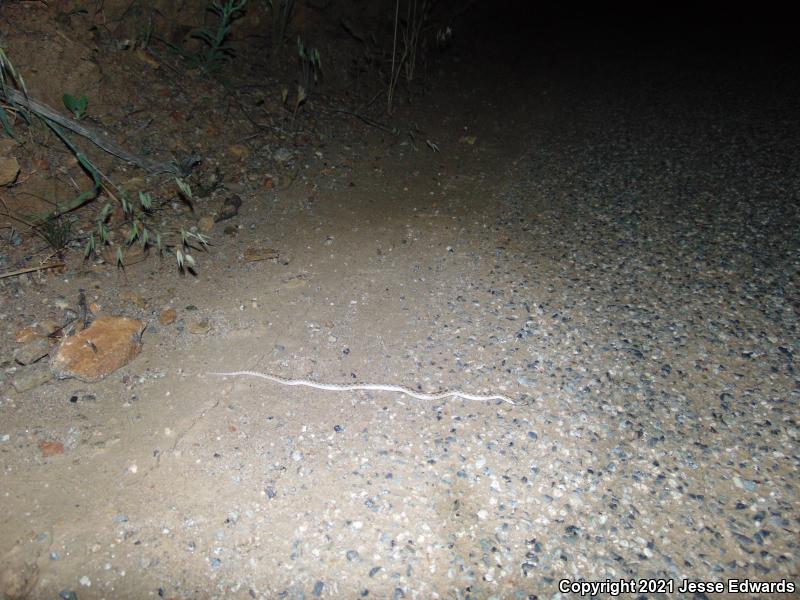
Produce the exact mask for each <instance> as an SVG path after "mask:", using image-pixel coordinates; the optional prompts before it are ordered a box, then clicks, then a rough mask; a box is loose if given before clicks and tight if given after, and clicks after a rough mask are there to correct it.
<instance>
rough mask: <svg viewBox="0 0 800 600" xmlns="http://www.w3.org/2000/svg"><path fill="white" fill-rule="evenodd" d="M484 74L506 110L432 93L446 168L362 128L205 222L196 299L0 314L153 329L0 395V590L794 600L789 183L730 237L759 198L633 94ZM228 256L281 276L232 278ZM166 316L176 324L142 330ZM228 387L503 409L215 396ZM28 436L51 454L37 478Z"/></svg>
mask: <svg viewBox="0 0 800 600" xmlns="http://www.w3.org/2000/svg"><path fill="white" fill-rule="evenodd" d="M565 64H567V65H568V66H571V67H572V68H573V71H570V72H569V73H570V76H574V75H575V73H576V67H575V65H574V64H573V63H571V62H569V61H567V62H566V63H565ZM497 68H502V69H508V73H507V74H508V76H507V77H499V78H498V79H497V80H498V81H505V82H506V83H505V84H504V85H503V86H500V87H497V86H496V85H495V86H494V87H492V88H489V89H487V88H486V87H481V86H482V81H484V80H483V79H480V78H479V77H477V76H475V77H472V75H473V73H472V72H471V71H470V69H471V67H469V66H466V65H464V64H462V65H461V67H460V69H461V70H460V71H458V72H456V73H454V74H453V75H452V76H453V78H454V79H453V81H454V85H455V82H457V81H460V82H463V81H469V80H471V81H473V82H474V85H473V86H467V87H465V86H463V83H462V85H461V88H460V91H459V92H458V93H457V94H452V93H450V94H447V93H443V92H442V93H438V94H436V95H435V96H433V97H429V98H428V99H427V100H426V110H425V113H424V114H425V115H427V116H425V117H424V123H423V124H424V127H425V129H426V131H429V132H431V137H432V139H431V141H432V142H434V143H435V144H436V145H437V146H438V148H439V149H440V150H441V151H440V152H438V153H436V152H433V151H432V150H431V149H430V148H429V147H428V146H427V145H426V144H425V143H424V140H417V147H416V148H414V147H413V146H412V144H411V143H410V141H408V140H404V139H398V138H393V137H391V136H382V135H380V133H379V132H376V131H370V132H369V133H368V134H367V135H365V136H364V138H363V139H362V140H360V141H359V143H358V144H351V145H341V146H336V145H334V144H331V146H330V147H329V148H326V149H325V151H324V153H323V156H321V157H320V156H318V157H317V160H318V161H319V163H318V164H310V165H307V167H308V168H305V167H306V166H305V165H300V166H301V175H300V177H299V179H298V180H297V182H296V183H295V184H294V185H293V186H292V187H290V188H289V189H288V190H284V191H255V190H253V189H248V188H247V185H245V189H244V191H245V193H244V194H243V197H244V199H245V205H244V207H243V210H242V212H241V214H240V215H239V216H238V217H236V219H235V220H234V221H231V222H233V223H235V224H236V225H237V226H238V230H237V231H236V232H235V234H233V235H226V234H223V232H222V227H223V226H224V224H220V225H218V226H217V227H218V228H219V230H218V231H217V230H215V241H214V249H213V253H212V254H211V255H209V256H208V257H207V258H206V257H201V258H203V261H202V263H201V267H200V270H199V275H198V276H197V277H185V278H177V277H175V276H174V274H172V273H169V272H167V273H164V272H163V270H161V271H159V270H157V269H154V268H153V266H152V265H151V264H149V263H145V264H141V265H135V266H133V267H131V268H129V270H128V271H127V272H126V273H125V274H124V275H123V274H121V273H113V272H100V273H93V272H91V271H87V272H82V273H71V274H66V275H62V276H61V277H60V278H52V277H51V278H48V279H39V278H36V277H33V278H30V279H29V280H26V281H29V282H28V283H24V284H21V286H20V287H19V288H17V289H16V290H15V293H14V295H11V294H8V295H6V296H5V297H4V298H3V300H2V301H3V305H2V313H4V314H5V315H9V314H11V313H13V312H14V311H18V310H24V311H25V312H26V313H29V314H31V315H39V314H42V313H47V312H48V311H49V312H50V313H53V314H55V313H56V312H57V309H56V308H55V306H54V302H55V300H56V299H57V298H58V297H59V296H63V297H64V298H67V299H72V298H76V297H77V294H78V289H79V288H82V289H86V290H87V292H88V294H89V296H91V297H92V299H94V300H96V301H97V302H98V303H99V304H100V305H102V306H106V307H108V308H109V310H112V311H113V312H122V313H124V314H127V315H129V316H137V317H142V318H145V319H147V320H148V323H149V325H148V329H147V331H146V332H145V335H144V349H143V351H142V353H141V355H140V356H139V357H138V358H137V359H136V360H135V361H134V362H133V363H132V364H130V365H129V366H128V367H126V368H125V369H123V370H121V371H119V372H117V373H115V374H113V375H112V376H111V377H109V378H108V379H107V380H106V381H104V382H102V383H100V384H96V385H85V384H80V383H78V382H76V381H74V380H66V381H58V382H55V381H54V382H51V383H49V384H47V385H44V386H41V387H39V388H37V389H35V390H33V391H31V392H28V393H25V394H17V393H15V392H14V391H13V389H11V387H10V386H8V385H5V386H4V387H3V388H2V403H0V423H2V425H1V426H0V437H2V441H1V442H0V461H1V463H2V483H1V484H0V485H2V488H1V492H0V515H2V516H1V517H0V529H2V532H3V534H2V536H0V555H1V556H3V557H4V558H3V561H2V571H3V573H4V575H3V577H4V579H3V588H2V589H0V594H3V593H4V594H5V595H6V596H7V597H9V598H13V597H31V598H54V597H57V596H58V594H59V593H61V594H62V597H65V598H68V597H70V596H69V595H68V592H74V594H75V595H76V596H72V597H77V598H80V599H86V598H142V597H150V596H159V597H165V598H214V597H220V598H221V597H230V598H314V597H323V598H354V597H377V598H434V597H442V598H491V597H494V598H528V597H542V598H550V597H558V596H559V594H560V592H559V581H560V580H562V579H569V580H572V581H575V580H580V579H584V580H586V581H605V580H608V581H611V582H623V583H624V582H634V583H633V584H629V585H635V586H637V589H636V590H635V591H637V592H641V593H643V594H644V595H645V596H647V597H674V596H685V597H693V594H692V593H689V592H685V593H679V592H678V591H677V590H678V588H679V587H680V586H681V585H683V583H684V580H687V581H689V582H700V581H715V582H722V583H723V584H724V585H726V586H727V585H729V582H730V581H731V580H733V579H738V580H742V579H747V580H749V581H752V582H757V581H765V582H783V583H784V586H785V585H786V584H787V582H788V583H796V582H797V577H798V562H797V540H798V529H799V528H800V521H798V518H799V517H800V515H798V499H797V491H798V489H797V475H798V464H797V460H798V447H797V441H798V440H797V435H798V430H797V422H796V415H797V402H798V396H797V389H798V388H797V378H796V374H795V372H794V367H793V355H794V352H796V351H797V350H798V348H797V345H796V340H797V329H796V326H797V318H798V314H797V304H796V302H797V285H798V281H797V266H798V256H797V246H796V242H797V238H796V236H797V233H796V232H797V228H796V225H797V217H798V215H797V211H796V205H795V208H794V209H791V208H790V207H789V208H787V205H790V204H791V198H792V197H794V198H795V199H796V196H793V194H794V193H795V192H796V188H793V187H792V186H796V181H794V182H792V181H789V180H788V179H787V180H786V181H785V182H784V183H785V184H786V185H785V187H783V188H781V187H780V186H777V185H776V186H775V187H774V188H772V192H773V195H772V196H770V197H768V198H758V200H759V201H760V202H762V204H758V206H763V207H766V206H768V205H769V206H776V205H777V206H779V207H783V208H782V209H781V210H773V211H772V212H770V210H768V209H767V208H764V210H762V211H760V212H759V214H760V215H761V217H762V219H761V220H760V221H759V220H758V219H755V220H753V219H750V218H749V217H748V213H747V210H749V209H748V208H747V207H750V206H753V204H752V203H751V202H750V201H751V200H753V199H754V198H756V197H757V194H756V192H754V190H753V189H751V188H748V187H747V185H745V184H744V183H742V182H741V181H740V180H739V179H737V178H735V177H733V178H731V179H726V178H723V179H725V181H724V182H723V183H719V182H718V181H717V180H716V179H713V177H711V176H710V175H709V173H711V174H712V175H713V174H714V168H712V167H708V166H707V163H704V162H703V161H702V160H699V159H697V157H698V156H700V155H699V154H694V153H695V152H696V151H697V148H698V147H699V146H701V145H702V144H697V145H696V146H695V145H694V144H693V142H692V140H697V139H699V138H697V137H693V136H695V135H698V133H697V130H696V123H695V122H694V121H692V120H691V119H692V115H686V114H685V113H683V115H684V121H680V120H679V119H677V117H676V116H675V115H671V114H669V111H665V112H663V113H659V114H658V117H657V118H656V120H655V121H653V120H650V118H649V113H648V110H649V108H648V107H650V106H651V105H649V104H647V103H646V102H645V101H644V100H642V97H636V96H635V94H631V93H629V92H631V90H633V91H635V92H641V93H642V94H643V97H644V98H645V99H647V98H649V96H648V93H649V92H647V91H646V90H645V91H644V92H643V91H642V88H640V87H638V86H637V85H636V79H635V77H633V78H631V79H627V78H626V77H624V76H620V77H619V79H614V80H613V81H611V82H610V83H609V82H608V79H607V78H606V77H605V74H602V73H601V74H598V75H597V76H596V77H594V76H592V77H588V78H587V77H585V74H584V73H580V77H576V78H574V79H571V78H570V76H566V75H565V76H563V78H562V77H559V76H558V75H557V74H558V72H559V71H558V70H557V69H552V68H549V67H548V68H547V69H544V68H543V67H542V65H540V64H527V65H522V64H516V65H513V64H512V65H508V64H506V65H503V66H502V67H497ZM520 69H522V70H523V71H520ZM524 69H529V70H530V71H524ZM539 69H541V70H539ZM521 73H522V74H524V75H525V76H524V77H522V76H521ZM456 78H457V79H456ZM520 81H525V82H526V83H525V85H524V86H520V85H519V82H520ZM576 81H580V82H581V85H586V86H587V89H588V90H589V92H586V90H582V91H580V92H578V91H576V87H575V86H576ZM631 81H634V83H631ZM615 85H619V87H618V88H616V87H615ZM592 86H595V87H592ZM443 88H445V89H446V88H447V86H443ZM664 89H667V86H666V85H665V86H664ZM660 91H663V90H660ZM653 95H654V96H658V95H659V90H657V91H656V92H654V93H653ZM606 101H607V102H608V104H604V102H606ZM693 106H697V105H696V104H695V105H693ZM678 112H680V111H678ZM701 112H702V110H701V109H699V108H698V113H701ZM753 112H756V111H753ZM625 115H636V116H632V117H626V116H625ZM701 116H702V115H701ZM626 118H627V119H628V120H627V121H626ZM658 119H660V121H659V120H658ZM648 124H649V126H652V130H649V129H648ZM756 124H757V123H756ZM706 131H708V132H711V131H714V129H713V124H712V125H709V128H708V130H706V129H703V132H706ZM752 131H755V133H753V135H755V136H756V137H757V136H758V131H759V130H751V133H752ZM665 132H674V137H670V136H669V135H667V133H665ZM765 135H769V130H767V131H766V134H765ZM733 139H738V138H736V135H734V134H730V135H727V134H725V133H720V137H719V139H717V140H709V139H705V140H704V143H705V142H707V143H708V144H709V145H708V146H706V147H705V148H706V151H707V152H708V153H709V154H715V153H716V152H718V151H720V149H725V148H730V147H731V145H730V142H731V140H733ZM673 142H674V143H673ZM684 143H685V144H686V146H683V145H682V144H684ZM735 147H736V146H735V145H734V148H735ZM784 150H786V148H784ZM780 154H781V148H776V151H775V154H774V156H777V155H780ZM784 155H785V154H784ZM748 156H749V155H748ZM772 156H773V155H770V157H768V159H765V160H764V161H762V162H763V165H767V164H772V165H774V164H775V162H774V161H772ZM725 160H726V161H727V162H726V163H725V165H724V166H723V167H721V168H722V169H723V170H727V171H726V172H735V171H736V170H737V166H741V164H743V163H741V162H740V161H741V160H742V158H741V156H739V155H738V154H736V152H733V153H732V155H731V156H729V157H728V158H727V159H725ZM754 160H755V161H756V164H755V166H752V164H751V166H752V168H753V170H754V171H755V172H758V173H761V171H759V169H760V168H761V166H763V165H762V162H759V161H758V157H756V158H755V159H754ZM670 161H673V162H672V163H670ZM675 161H677V164H676V162H675ZM681 161H683V162H681ZM670 164H671V165H672V166H671V167H668V166H665V165H670ZM322 166H328V167H330V169H329V170H328V171H327V172H326V175H325V176H321V175H319V173H320V171H321V167H322ZM669 168H672V169H673V170H672V171H670V170H669ZM782 172H784V171H783V169H782V168H781V167H780V165H779V167H778V176H780V175H781V173H782ZM656 175H658V176H660V177H661V179H658V178H657V177H656V179H654V178H653V177H655V176H656ZM712 179H713V180H712ZM246 181H247V179H245V182H246ZM749 181H751V183H752V186H753V188H757V189H762V188H764V185H762V184H764V181H765V180H760V183H759V181H756V182H755V183H753V181H754V180H753V179H752V178H751V179H750V180H749ZM254 187H257V186H254ZM792 190H794V191H792ZM626 194H627V195H626ZM706 194H707V195H706ZM770 203H771V204H770ZM787 222H788V223H790V224H794V228H792V227H784V225H786V223H787ZM729 225H730V227H731V229H728V226H729ZM748 227H751V229H749V230H748ZM747 231H751V233H752V236H753V237H751V238H747V235H746V234H742V232H747ZM740 234H742V235H740ZM743 235H744V238H747V239H746V240H745V242H746V243H749V244H750V245H747V244H746V247H745V248H744V249H742V248H741V247H739V246H737V245H736V243H737V242H739V241H741V240H742V239H743V237H742V236H743ZM748 240H749V241H748ZM251 247H269V248H273V249H275V250H277V251H278V253H279V256H278V258H277V259H274V260H268V261H260V262H246V261H244V260H243V258H242V256H243V253H244V251H245V250H246V249H247V248H251ZM748 248H749V249H750V250H752V251H749V250H748ZM792 248H794V249H792ZM737 261H738V262H737ZM123 291H131V292H133V293H135V294H136V295H138V296H140V297H141V298H143V299H144V300H145V301H146V304H145V305H144V306H143V307H138V306H135V305H134V304H132V303H130V302H125V301H124V300H121V299H120V295H121V293H122V292H123ZM748 298H749V299H748ZM793 303H794V304H793ZM169 307H172V308H175V309H176V310H177V311H178V315H179V318H178V321H176V323H175V324H173V325H169V326H161V325H160V324H159V323H158V320H157V316H158V314H159V312H160V311H161V310H163V309H165V308H169ZM204 320H207V321H208V323H209V324H210V330H209V331H208V332H207V333H205V334H195V333H192V332H191V330H192V327H191V326H192V324H193V323H197V322H200V321H204ZM10 333H13V332H10ZM237 369H250V370H257V371H264V372H269V373H274V374H278V375H281V376H284V377H303V378H309V379H313V380H316V381H325V382H334V383H337V382H338V383H347V382H351V381H361V382H375V383H393V384H402V385H407V386H412V387H417V386H419V388H420V389H421V390H426V391H430V390H437V389H453V388H460V389H463V390H464V391H468V392H475V393H502V394H506V395H509V396H511V397H513V398H514V399H515V400H517V401H518V402H519V405H518V406H511V405H508V404H504V403H499V402H468V401H461V400H444V401H433V402H428V401H420V400H416V399H413V398H409V397H407V396H404V395H401V394H396V393H388V392H331V391H320V390H311V389H307V388H289V387H286V386H281V385H278V384H274V383H270V382H267V381H263V380H260V379H254V378H246V377H240V378H228V379H225V378H221V377H214V376H211V375H209V374H208V373H209V372H212V371H220V370H224V371H228V370H237ZM73 397H77V401H75V402H71V401H70V398H73ZM42 440H57V441H60V442H62V443H63V444H64V447H65V452H64V453H63V454H59V455H56V456H51V457H47V458H45V457H43V456H42V453H41V451H40V449H39V443H40V442H41V441H42ZM641 586H644V587H641ZM670 586H673V587H670ZM561 591H562V592H563V591H564V590H561ZM628 591H631V590H628ZM774 591H781V590H778V589H777V588H775V590H774ZM565 595H566V594H565ZM787 597H788V595H787Z"/></svg>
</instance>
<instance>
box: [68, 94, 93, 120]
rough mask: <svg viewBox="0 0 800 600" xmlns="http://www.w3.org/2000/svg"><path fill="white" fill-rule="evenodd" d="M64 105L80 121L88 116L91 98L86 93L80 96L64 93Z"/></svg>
mask: <svg viewBox="0 0 800 600" xmlns="http://www.w3.org/2000/svg"><path fill="white" fill-rule="evenodd" d="M62 100H63V101H64V106H66V107H67V110H68V111H69V112H71V113H72V115H73V116H74V117H75V118H76V119H78V120H79V121H80V120H81V119H82V118H83V117H85V116H86V109H87V108H88V107H89V98H87V97H86V94H81V95H80V96H73V95H72V94H64V96H63V97H62Z"/></svg>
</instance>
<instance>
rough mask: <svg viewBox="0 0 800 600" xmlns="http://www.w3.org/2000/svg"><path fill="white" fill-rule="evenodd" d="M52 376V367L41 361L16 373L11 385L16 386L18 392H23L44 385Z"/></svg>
mask: <svg viewBox="0 0 800 600" xmlns="http://www.w3.org/2000/svg"><path fill="white" fill-rule="evenodd" d="M52 378H53V374H52V373H51V372H50V369H48V368H47V365H46V364H45V363H40V364H38V365H33V366H30V367H26V368H24V369H21V370H20V371H19V372H18V373H15V374H14V376H13V377H12V379H11V385H13V386H14V389H15V390H17V392H20V393H22V392H27V391H28V390H32V389H34V388H37V387H39V386H40V385H44V384H45V383H47V382H48V381H50V380H51V379H52Z"/></svg>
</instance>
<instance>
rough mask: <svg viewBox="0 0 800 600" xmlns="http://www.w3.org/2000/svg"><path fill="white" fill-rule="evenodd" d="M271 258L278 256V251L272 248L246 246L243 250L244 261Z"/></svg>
mask: <svg viewBox="0 0 800 600" xmlns="http://www.w3.org/2000/svg"><path fill="white" fill-rule="evenodd" d="M273 258H278V251H277V250H275V249H274V248H247V249H246V250H245V251H244V260H245V262H256V261H259V260H271V259H273Z"/></svg>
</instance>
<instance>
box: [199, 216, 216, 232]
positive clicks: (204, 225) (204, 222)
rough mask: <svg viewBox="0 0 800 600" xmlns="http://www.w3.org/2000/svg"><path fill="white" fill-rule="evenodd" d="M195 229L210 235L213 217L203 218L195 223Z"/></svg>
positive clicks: (212, 227)
mask: <svg viewBox="0 0 800 600" xmlns="http://www.w3.org/2000/svg"><path fill="white" fill-rule="evenodd" d="M197 227H198V228H199V229H200V231H202V232H203V233H210V232H211V230H212V229H214V217H209V216H205V217H202V218H201V219H200V220H199V221H198V222H197Z"/></svg>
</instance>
